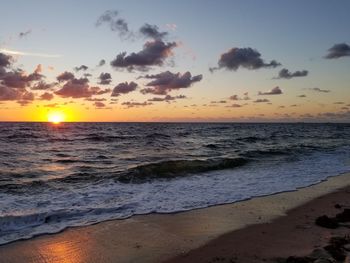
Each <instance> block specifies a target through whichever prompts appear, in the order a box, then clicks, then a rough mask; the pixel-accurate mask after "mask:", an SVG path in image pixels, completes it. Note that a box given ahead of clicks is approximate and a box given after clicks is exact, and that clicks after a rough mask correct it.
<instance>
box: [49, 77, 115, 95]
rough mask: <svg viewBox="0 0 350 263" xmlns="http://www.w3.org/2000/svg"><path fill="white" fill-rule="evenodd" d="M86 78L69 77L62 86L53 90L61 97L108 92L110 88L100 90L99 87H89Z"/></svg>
mask: <svg viewBox="0 0 350 263" xmlns="http://www.w3.org/2000/svg"><path fill="white" fill-rule="evenodd" d="M88 82H89V80H88V79H87V78H80V79H76V78H74V79H71V80H69V81H67V82H66V83H65V84H64V85H63V87H62V88H61V89H59V90H57V91H56V92H55V94H56V95H59V96H61V97H63V98H88V97H91V96H93V95H102V94H105V93H108V92H110V89H105V90H102V89H101V88H99V87H90V86H89V85H88Z"/></svg>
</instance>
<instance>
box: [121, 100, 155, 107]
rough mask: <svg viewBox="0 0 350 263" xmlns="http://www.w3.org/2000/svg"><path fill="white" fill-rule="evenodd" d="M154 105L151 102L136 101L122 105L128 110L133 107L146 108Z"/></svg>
mask: <svg viewBox="0 0 350 263" xmlns="http://www.w3.org/2000/svg"><path fill="white" fill-rule="evenodd" d="M152 104H153V103H151V102H147V101H145V102H135V101H126V102H123V103H122V105H124V106H126V107H127V108H132V107H144V106H149V105H152Z"/></svg>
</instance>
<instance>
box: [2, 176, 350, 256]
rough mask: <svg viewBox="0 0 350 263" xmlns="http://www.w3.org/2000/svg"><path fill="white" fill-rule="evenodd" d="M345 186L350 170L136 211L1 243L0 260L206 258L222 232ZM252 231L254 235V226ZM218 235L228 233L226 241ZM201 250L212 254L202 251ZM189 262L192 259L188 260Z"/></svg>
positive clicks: (275, 217) (245, 228)
mask: <svg viewBox="0 0 350 263" xmlns="http://www.w3.org/2000/svg"><path fill="white" fill-rule="evenodd" d="M344 187H350V173H346V174H342V175H338V176H333V177H329V178H328V180H327V181H324V182H321V183H318V184H314V185H311V186H309V187H305V188H301V189H298V190H296V191H289V192H282V193H276V194H272V195H267V196H262V197H255V198H252V199H248V200H245V201H240V202H235V203H232V204H222V205H217V206H211V207H208V208H200V209H195V210H190V211H186V212H178V213H172V214H148V215H137V216H133V217H131V218H128V219H123V220H111V221H105V222H101V223H98V224H95V225H91V226H83V227H74V228H68V229H66V230H64V231H62V232H60V233H57V234H46V235H41V236H37V237H34V238H32V239H29V240H23V241H22V240H21V241H15V242H12V243H9V244H5V245H2V246H0V262H1V263H2V262H6V263H11V262H13V263H17V262H65V263H67V262H116V259H117V262H163V261H166V260H169V259H171V258H175V259H174V260H175V261H170V262H182V261H184V260H186V259H190V258H191V257H197V258H198V256H200V255H202V256H204V257H205V258H210V257H211V256H213V255H214V254H215V253H216V254H217V252H215V251H214V250H213V249H212V248H213V246H214V247H217V246H218V244H219V247H225V244H226V243H229V242H227V237H226V236H230V238H231V239H232V235H237V232H244V233H247V232H249V233H251V232H252V231H253V230H251V229H254V227H256V226H260V227H261V226H263V227H264V226H265V225H266V224H267V225H268V224H269V223H270V222H273V223H272V224H275V222H278V221H279V220H282V219H286V218H288V217H289V216H290V213H293V212H294V210H298V209H302V207H303V205H304V206H305V205H306V206H307V205H308V203H309V202H311V203H312V202H315V201H317V199H318V198H319V197H321V196H322V197H323V198H326V199H327V198H328V197H327V196H328V195H329V196H332V193H333V195H334V194H336V193H338V192H339V189H345V188H344ZM344 191H345V190H344ZM340 192H341V191H340ZM339 202H341V200H340V201H339ZM344 202H345V201H344ZM344 202H343V203H344ZM325 209H326V208H325ZM328 210H332V209H331V208H328ZM288 211H290V212H288ZM287 212H288V216H287V217H286V216H285V215H286V213H287ZM304 212H305V211H304ZM330 212H332V211H330ZM333 212H334V211H333ZM315 216H320V215H315ZM255 231H256V230H255ZM252 234H253V236H254V231H253V233H252ZM222 238H226V240H224V241H225V242H224V243H222V242H223V241H222ZM220 242H221V243H220ZM220 244H221V245H220ZM208 246H209V249H208ZM226 246H227V245H226ZM204 248H205V249H204ZM242 249H243V248H242ZM203 250H205V251H211V252H212V253H214V254H210V255H209V254H203V253H204V252H205V251H204V252H203ZM200 251H201V252H200ZM184 255H185V257H184ZM217 256H220V255H217ZM213 257H214V256H213ZM215 257H216V256H215ZM227 257H228V258H229V256H227ZM179 259H181V261H179ZM176 260H178V261H176ZM184 262H187V261H184ZM188 262H191V261H188ZM192 262H195V261H193V259H192ZM198 262H202V261H198ZM238 262H239V261H238ZM247 262H248V261H247ZM252 262H253V261H252ZM256 262H258V261H256Z"/></svg>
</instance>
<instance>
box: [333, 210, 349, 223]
mask: <svg viewBox="0 0 350 263" xmlns="http://www.w3.org/2000/svg"><path fill="white" fill-rule="evenodd" d="M335 218H336V219H337V221H338V222H350V209H344V211H343V212H341V213H339V214H337V215H336V216H335Z"/></svg>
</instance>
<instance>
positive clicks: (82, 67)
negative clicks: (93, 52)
mask: <svg viewBox="0 0 350 263" xmlns="http://www.w3.org/2000/svg"><path fill="white" fill-rule="evenodd" d="M88 68H89V67H88V66H85V65H81V66H80V67H75V68H74V70H75V71H77V72H78V71H80V70H83V71H86V70H88Z"/></svg>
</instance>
